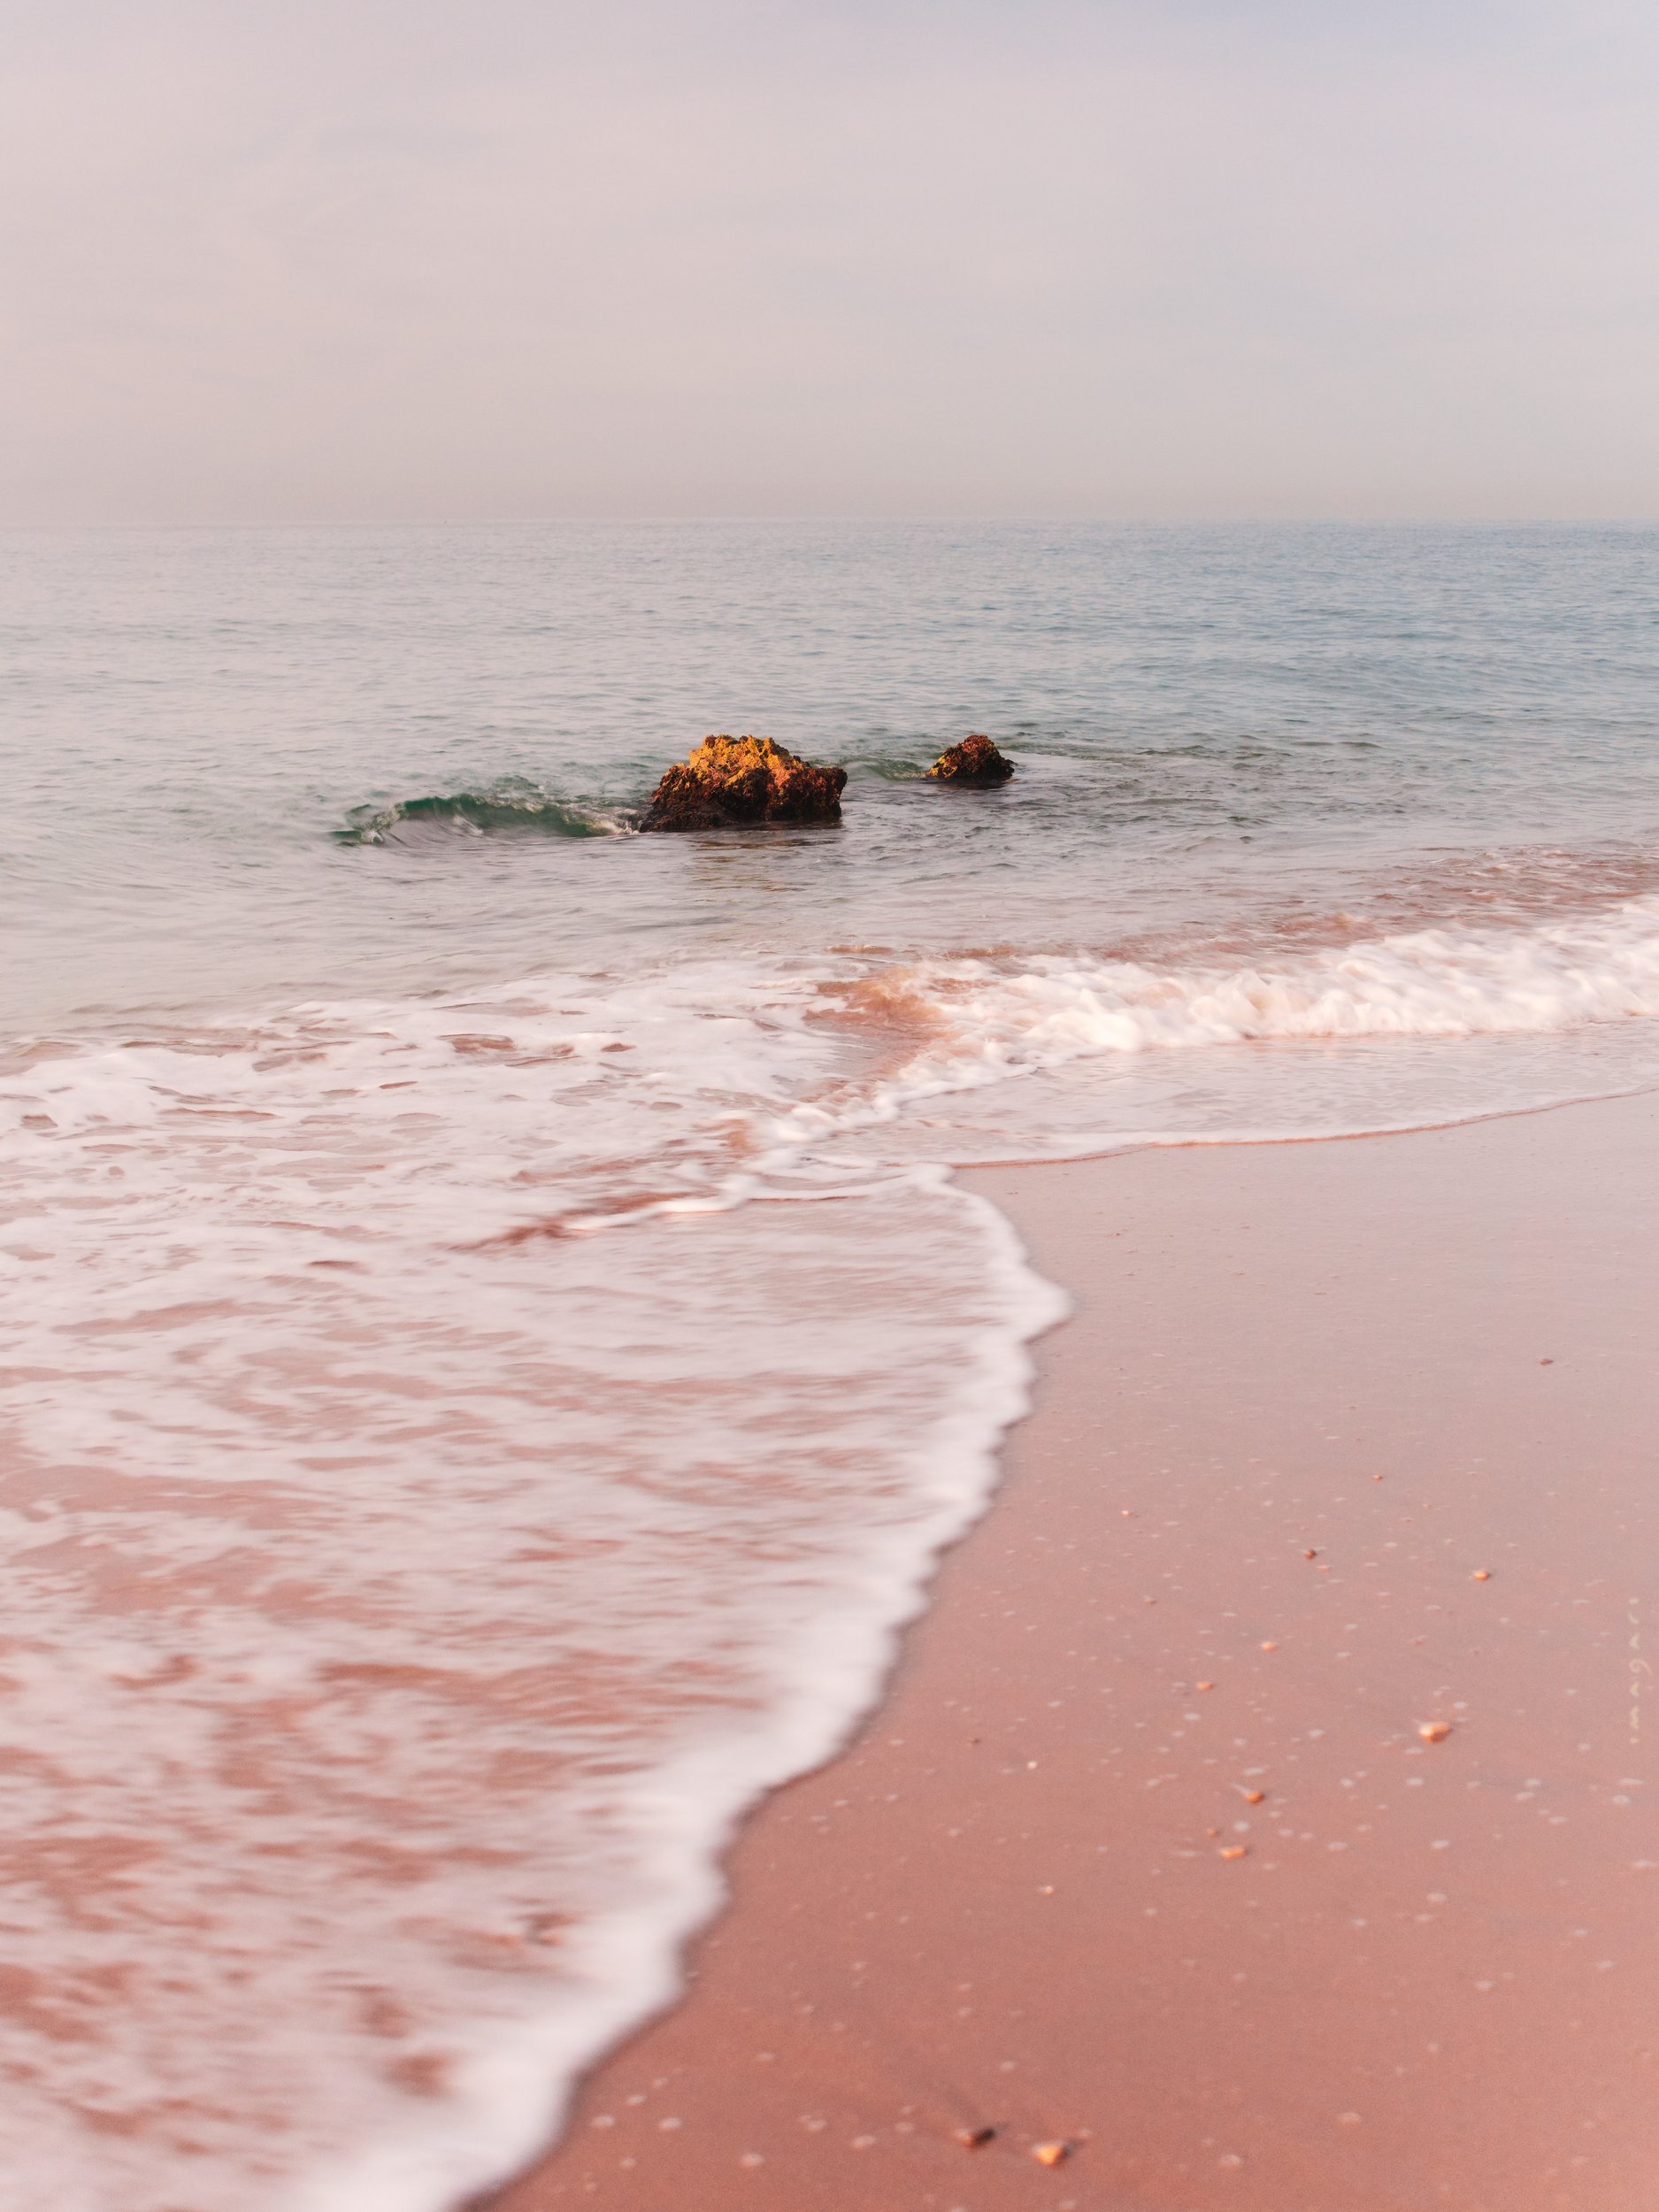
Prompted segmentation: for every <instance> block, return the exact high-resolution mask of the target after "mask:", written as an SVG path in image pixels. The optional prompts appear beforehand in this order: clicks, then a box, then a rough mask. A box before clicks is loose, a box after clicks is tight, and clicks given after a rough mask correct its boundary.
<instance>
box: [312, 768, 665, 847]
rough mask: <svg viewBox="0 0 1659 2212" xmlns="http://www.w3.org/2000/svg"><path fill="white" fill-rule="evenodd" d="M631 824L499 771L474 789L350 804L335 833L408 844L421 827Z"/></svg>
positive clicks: (482, 832)
mask: <svg viewBox="0 0 1659 2212" xmlns="http://www.w3.org/2000/svg"><path fill="white" fill-rule="evenodd" d="M629 826H630V824H629V820H628V818H627V816H626V813H625V812H624V811H623V810H621V809H619V808H609V809H607V808H603V807H596V806H590V805H585V804H583V803H581V802H580V801H577V800H571V799H559V798H555V797H554V796H553V795H552V794H551V793H550V792H547V791H544V790H542V789H541V786H540V785H539V784H535V783H532V782H531V781H530V780H529V779H528V778H527V777H525V776H500V777H497V778H496V779H495V781H494V782H493V783H489V784H486V785H485V786H484V787H483V788H482V789H481V790H478V791H441V792H432V793H429V794H426V795H422V796H421V797H419V798H414V799H397V800H395V801H394V802H393V803H391V805H389V806H380V807H376V806H357V807H353V808H352V809H351V810H350V812H349V814H348V815H347V816H346V818H345V822H344V824H343V825H342V827H340V828H339V829H337V830H335V832H334V836H335V838H336V839H337V840H338V841H339V842H340V843H341V844H342V845H387V844H407V843H410V842H411V841H415V840H416V839H418V838H419V836H420V835H421V833H423V832H434V833H440V834H442V833H450V834H455V833H459V834H461V835H463V836H467V835H470V836H474V837H488V836H491V835H494V834H495V833H499V832H501V831H503V830H507V831H511V830H525V831H531V832H534V833H538V834H540V835H541V836H544V837H618V836H621V835H623V834H624V833H626V831H627V829H628V828H629Z"/></svg>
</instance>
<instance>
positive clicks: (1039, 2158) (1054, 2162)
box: [1031, 2143, 1071, 2166]
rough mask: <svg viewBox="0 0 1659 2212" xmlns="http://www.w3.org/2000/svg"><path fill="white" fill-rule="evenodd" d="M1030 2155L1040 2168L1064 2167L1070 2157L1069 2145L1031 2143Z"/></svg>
mask: <svg viewBox="0 0 1659 2212" xmlns="http://www.w3.org/2000/svg"><path fill="white" fill-rule="evenodd" d="M1031 2154H1032V2156H1033V2158H1034V2159H1035V2160H1036V2162H1037V2163H1038V2164H1039V2165H1040V2166H1064V2163H1065V2162H1066V2160H1067V2159H1068V2158H1070V2157H1071V2145H1070V2143H1033V2145H1032V2147H1031Z"/></svg>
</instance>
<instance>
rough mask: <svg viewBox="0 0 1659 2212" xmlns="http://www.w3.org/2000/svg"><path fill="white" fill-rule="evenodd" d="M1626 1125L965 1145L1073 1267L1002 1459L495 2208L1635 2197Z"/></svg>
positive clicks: (1633, 1596)
mask: <svg viewBox="0 0 1659 2212" xmlns="http://www.w3.org/2000/svg"><path fill="white" fill-rule="evenodd" d="M1656 1142H1659V1100H1655V1098H1654V1097H1653V1096H1651V1095H1648V1096H1640V1097H1635V1098H1631V1099H1625V1100H1614V1101H1603V1102H1595V1103H1590V1104H1583V1105H1572V1106H1567V1107H1563V1108H1561V1109H1558V1110H1553V1111H1547V1112H1537V1113H1532V1114H1526V1115H1520V1116H1515V1117H1511V1118H1500V1119H1490V1120H1486V1121H1484V1122H1480V1123H1477V1124H1474V1125H1466V1126H1461V1127H1452V1128H1447V1129H1438V1130H1435V1129H1432V1130H1425V1131H1422V1132H1418V1133H1410V1134H1405V1135H1392V1136H1378V1137H1370V1138H1363V1139H1358V1140H1354V1141H1331V1142H1322V1143H1286V1144H1272V1145H1267V1144H1263V1145H1194V1146H1189V1147H1186V1148H1169V1149H1163V1150H1141V1151H1138V1152H1133V1153H1130V1154H1126V1155H1122V1156H1117V1157H1113V1158H1107V1159H1098V1160H1085V1161H1079V1162H1074V1163H1069V1164H1049V1165H1042V1166H1030V1165H1023V1166H1018V1167H1010V1168H1007V1169H997V1168H985V1169H980V1170H979V1171H973V1172H972V1173H970V1174H968V1175H967V1176H965V1177H964V1181H965V1182H966V1183H967V1185H968V1186H969V1187H970V1188H972V1189H973V1190H975V1191H977V1192H979V1194H982V1195H984V1196H986V1197H987V1198H989V1199H991V1200H992V1201H993V1202H995V1204H996V1205H997V1206H998V1207H999V1208H1001V1209H1002V1210H1004V1211H1005V1212H1006V1213H1007V1214H1008V1215H1009V1216H1010V1217H1011V1219H1012V1220H1013V1222H1014V1224H1015V1225H1016V1226H1017V1228H1018V1232H1019V1233H1020V1235H1021V1236H1022V1238H1023V1239H1024V1240H1025V1244H1026V1247H1027V1248H1028V1250H1029V1252H1030V1254H1031V1256H1032V1259H1033V1263H1034V1264H1035V1265H1036V1267H1037V1268H1038V1269H1039V1270H1040V1271H1041V1272H1042V1273H1043V1274H1045V1275H1047V1276H1048V1277H1049V1278H1050V1279H1053V1280H1054V1281H1056V1282H1057V1283H1059V1284H1061V1285H1062V1286H1064V1288H1065V1289H1066V1290H1067V1291H1068V1292H1069V1293H1071V1296H1072V1298H1073V1300H1074V1301H1075V1310H1074V1313H1073V1316H1072V1317H1071V1319H1070V1320H1069V1321H1068V1322H1066V1323H1064V1325H1061V1326H1060V1327H1058V1328H1057V1329H1056V1330H1055V1331H1054V1332H1052V1333H1050V1334H1049V1335H1048V1337H1047V1338H1046V1339H1045V1340H1043V1341H1042V1342H1041V1345H1040V1346H1039V1347H1038V1351H1037V1357H1038V1368H1039V1376H1038V1382H1037V1387H1036V1399H1035V1405H1034V1409H1033V1414H1032V1416H1031V1417H1030V1418H1029V1419H1028V1420H1027V1421H1025V1423H1024V1424H1023V1425H1021V1426H1019V1427H1018V1429H1017V1430H1016V1431H1015V1432H1013V1433H1012V1435H1011V1436H1010V1440H1009V1441H1008V1445H1007V1448H1006V1472H1005V1477H1004V1479H1003V1482H1002V1486H1001V1488H1000V1490H999V1493H998V1494H997V1496H996V1498H995V1502H994V1503H993V1504H992V1506H991V1508H990V1509H989V1511H988V1513H987V1516H986V1517H985V1518H984V1519H983V1520H982V1521H981V1523H980V1524H979V1526H978V1527H977V1528H976V1529H975V1530H974V1531H973V1532H972V1533H971V1534H970V1535H969V1536H968V1537H967V1538H966V1539H965V1540H964V1541H963V1542H962V1543H961V1544H960V1545H959V1546H958V1547H957V1548H956V1549H955V1550H954V1551H953V1552H952V1553H951V1554H950V1555H949V1556H948V1557H947V1559H946V1560H945V1562H944V1563H943V1565H942V1567H941V1571H940V1573H939V1575H938V1577H937V1579H936V1581H935V1584H934V1586H933V1593H932V1599H931V1602H930V1605H929V1608H928V1609H927V1611H926V1615H925V1616H924V1617H922V1618H920V1619H919V1620H918V1621H917V1622H916V1623H915V1624H913V1625H912V1626H911V1627H910V1630H909V1631H908V1632H907V1635H906V1637H905V1640H904V1643H903V1647H902V1657H901V1659H900V1661H899V1663H898V1665H897V1668H896V1671H895V1675H894V1677H893V1679H892V1680H891V1682H890V1684H889V1686H888V1687H887V1694H886V1695H885V1697H884V1698H883V1700H882V1701H881V1702H880V1704H879V1707H878V1708H877V1709H876V1710H875V1711H874V1712H873V1713H872V1716H871V1717H870V1718H869V1719H868V1721H867V1722H866V1723H865V1724H864V1727H863V1728H862V1730H861V1731H860V1732H859V1733H858V1734H857V1736H856V1739H855V1740H854V1741H853V1742H852V1743H851V1744H850V1745H849V1747H848V1748H847V1749H846V1751H845V1752H844V1753H843V1754H842V1755H841V1756H839V1757H838V1758H836V1759H834V1760H833V1762H832V1763H830V1764H828V1765H827V1766H825V1767H824V1768H822V1769H820V1770H818V1771H817V1772H816V1773H813V1774H810V1775H809V1776H807V1777H806V1778H803V1779H802V1780H800V1781H797V1782H795V1783H794V1784H791V1785H790V1786H787V1787H785V1788H784V1789H782V1790H780V1791H779V1792H778V1793H775V1794H774V1795H772V1797H771V1798H770V1799H769V1800H768V1801H766V1802H765V1803H764V1804H763V1805H762V1806H761V1807H760V1808H759V1809H758V1810H757V1812H756V1813H755V1814H754V1815H753V1816H752V1817H751V1818H750V1819H749V1821H748V1823H747V1824H745V1825H744V1827H743V1829H742V1831H741V1835H740V1837H739V1838H738V1840H737V1841H736V1844H735V1847H734V1848H733V1851H732V1852H731V1855H730V1857H729V1861H728V1865H727V1873H728V1878H729V1883H730V1891H731V1902H730V1905H729V1908H728V1909H726V1911H725V1912H724V1913H723V1914H722V1915H721V1916H720V1917H719V1918H718V1920H717V1921H716V1922H715V1923H714V1924H713V1925H712V1926H711V1927H710V1930H709V1932H707V1934H706V1935H705V1936H704V1937H703V1939H701V1941H700V1942H699V1943H697V1944H696V1945H695V1947H694V1949H693V1952H692V1954H691V1956H690V1960H689V1962H688V1973H689V1981H688V1984H687V1989H686V1993H685V1994H684V1996H683V1998H682V1999H681V2000H680V2001H679V2002H678V2003H677V2004H675V2005H674V2006H672V2008H670V2009H669V2010H668V2011H666V2012H665V2013H664V2015H663V2016H661V2017H659V2018H658V2019H657V2021H656V2022H655V2024H651V2025H649V2026H648V2027H646V2028H645V2029H644V2030H643V2031H642V2032H640V2033H638V2034H636V2035H635V2036H634V2038H633V2039H631V2040H629V2041H627V2042H626V2043H625V2044H624V2045H623V2046H622V2047H620V2048H619V2049H618V2050H617V2051H616V2052H615V2053H614V2054H613V2055H611V2057H610V2058H609V2059H607V2060H605V2061H604V2062H603V2063H602V2064H600V2065H599V2066H598V2067H597V2069H596V2070H595V2071H594V2072H593V2073H592V2074H591V2075H590V2077H589V2078H588V2079H587V2081H586V2082H585V2084H584V2085H582V2086H581V2088H580V2092H579V2093H578V2095H577V2097H576V2100H575V2102H574V2106H573V2108H572V2112H571V2115H570V2116H569V2120H568V2124H567V2126H566V2128H565V2132H564V2136H563V2139H562V2141H561V2143H560V2145H559V2147H557V2149H555V2151H554V2152H553V2153H552V2154H550V2155H549V2157H548V2158H547V2159H546V2160H545V2161H544V2162H542V2163H541V2165H540V2166H539V2167H538V2168H536V2169H534V2170H531V2171H530V2172H528V2173H527V2174H526V2176H525V2177H523V2178H522V2179H521V2180H520V2181H519V2182H518V2184H516V2185H513V2186H511V2187H510V2188H508V2189H507V2190H506V2191H504V2192H503V2193H497V2194H496V2195H495V2196H493V2197H490V2198H488V2200H480V2202H484V2201H488V2205H489V2207H490V2212H546V2208H552V2207H557V2206H563V2205H565V2204H567V2203H570V2204H575V2203H582V2204H598V2205H613V2206H616V2207H617V2208H618V2212H622V2208H626V2212H681V2208H683V2212H693V2208H705V2207H706V2208H710V2212H714V2208H719V2212H726V2208H728V2207H733V2206H741V2205H749V2206H754V2207H757V2208H764V2212H809V2208H825V2212H829V2208H841V2207H849V2206H853V2205H857V2206H860V2207H870V2208H872V2212H875V2208H880V2212H910V2208H915V2212H923V2208H928V2212H931V2208H941V2212H1002V2208H1004V2207H1007V2208H1014V2207H1020V2208H1025V2207H1030V2208H1042V2212H1131V2208H1133V2212H1155V2208H1156V2212H1211V2208H1219V2207H1223V2206H1225V2207H1237V2208H1240V2212H1339V2208H1340V2212H1423V2208H1425V2207H1427V2206H1432V2205H1442V2204H1443V2205H1446V2206H1448V2207H1451V2208H1455V2212H1488V2208H1489V2212H1546V2208H1548V2212H1569V2208H1571V2212H1647V2208H1649V2207H1650V2205H1651V2202H1652V2175H1653V2171H1654V2168H1655V2155H1656V2154H1659V2118H1656V2117H1655V2102H1654V2097H1653V2084H1654V2078H1655V2051H1656V2050H1659V2034H1655V2030H1654V2026H1653V2016H1652V2005H1651V2001H1650V1992H1651V1970H1652V1961H1653V1959H1654V1957H1655V1955H1656V1949H1659V1843H1655V1838H1654V1835H1653V1832H1652V1820H1651V1815H1650V1812H1649V1811H1648V1809H1647V1806H1646V1803H1645V1800H1646V1798H1647V1793H1648V1792H1649V1791H1650V1790H1651V1781H1652V1773H1651V1770H1652V1755H1651V1749H1650V1746H1651V1741H1652V1736H1653V1732H1654V1730H1655V1728H1659V1720H1655V1717H1654V1713H1653V1709H1652V1708H1651V1707H1650V1706H1648V1705H1647V1703H1646V1700H1645V1693H1646V1692H1647V1688H1648V1686H1649V1685H1650V1684H1651V1682H1652V1680H1653V1677H1652V1676H1651V1675H1650V1674H1649V1673H1648V1672H1647V1665H1648V1660H1649V1658H1650V1657H1651V1655H1652V1654H1653V1651H1654V1649H1655V1639H1656V1638H1659V1628H1656V1627H1655V1623H1656V1622H1659V1576H1655V1564H1656V1562H1655V1509H1654V1505H1653V1502H1652V1492H1653V1477H1654V1442H1653V1440H1654V1438H1655V1434H1659V1371H1656V1369H1655V1360H1654V1357H1653V1346H1654V1343H1655V1340H1659V1263H1656V1262H1655V1251H1656V1250H1659V1186H1656V1185H1655V1177H1654V1174H1653V1157H1654V1150H1655V1143H1656ZM991 2131H995V2132H991Z"/></svg>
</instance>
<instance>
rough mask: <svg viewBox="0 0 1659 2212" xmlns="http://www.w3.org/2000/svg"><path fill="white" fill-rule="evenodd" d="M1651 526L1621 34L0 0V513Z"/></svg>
mask: <svg viewBox="0 0 1659 2212" xmlns="http://www.w3.org/2000/svg"><path fill="white" fill-rule="evenodd" d="M702 514H707V515H740V514H741V515H916V516H927V515H950V516H998V515H1033V516H1037V515H1042V516H1056V517H1061V516H1079V517H1083V516H1087V517H1100V518H1117V517H1122V518H1227V517H1251V518H1273V517H1333V518H1341V517H1355V518H1367V517H1422V518H1432V517H1480V518H1487V517H1489V518H1512V517H1529V518H1530V517H1546V516H1548V517H1563V518H1577V517H1586V518H1589V517H1609V518H1621V517H1624V518H1653V517H1655V516H1659V9H1655V7H1654V6H1653V5H1652V4H1651V0H1641V4H1640V5H1639V4H1632V0H1574V4H1563V0H1435V4H1429V0H1325V4H1313V0H1260V4H1249V0H882V4H874V0H771V4H764V5H758V4H753V0H698V4H683V0H611V5H610V6H609V8H601V7H598V6H596V5H595V0H580V4H576V0H329V4H326V5H324V4H319V0H148V4H125V0H51V4H50V5H45V4H42V0H0V524H4V523H12V524H26V525H27V524H39V523H44V524H74V523H117V524H152V523H163V524H165V523H191V522H259V521H299V520H316V521H354V520H362V521H378V520H403V519H408V520H426V519H432V520H444V519H456V520H462V519H474V518H519V517H523V518H531V517H543V516H549V517H554V516H561V515H572V516H576V515H583V516H588V515H616V516H637V515H651V516H672V515H702Z"/></svg>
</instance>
